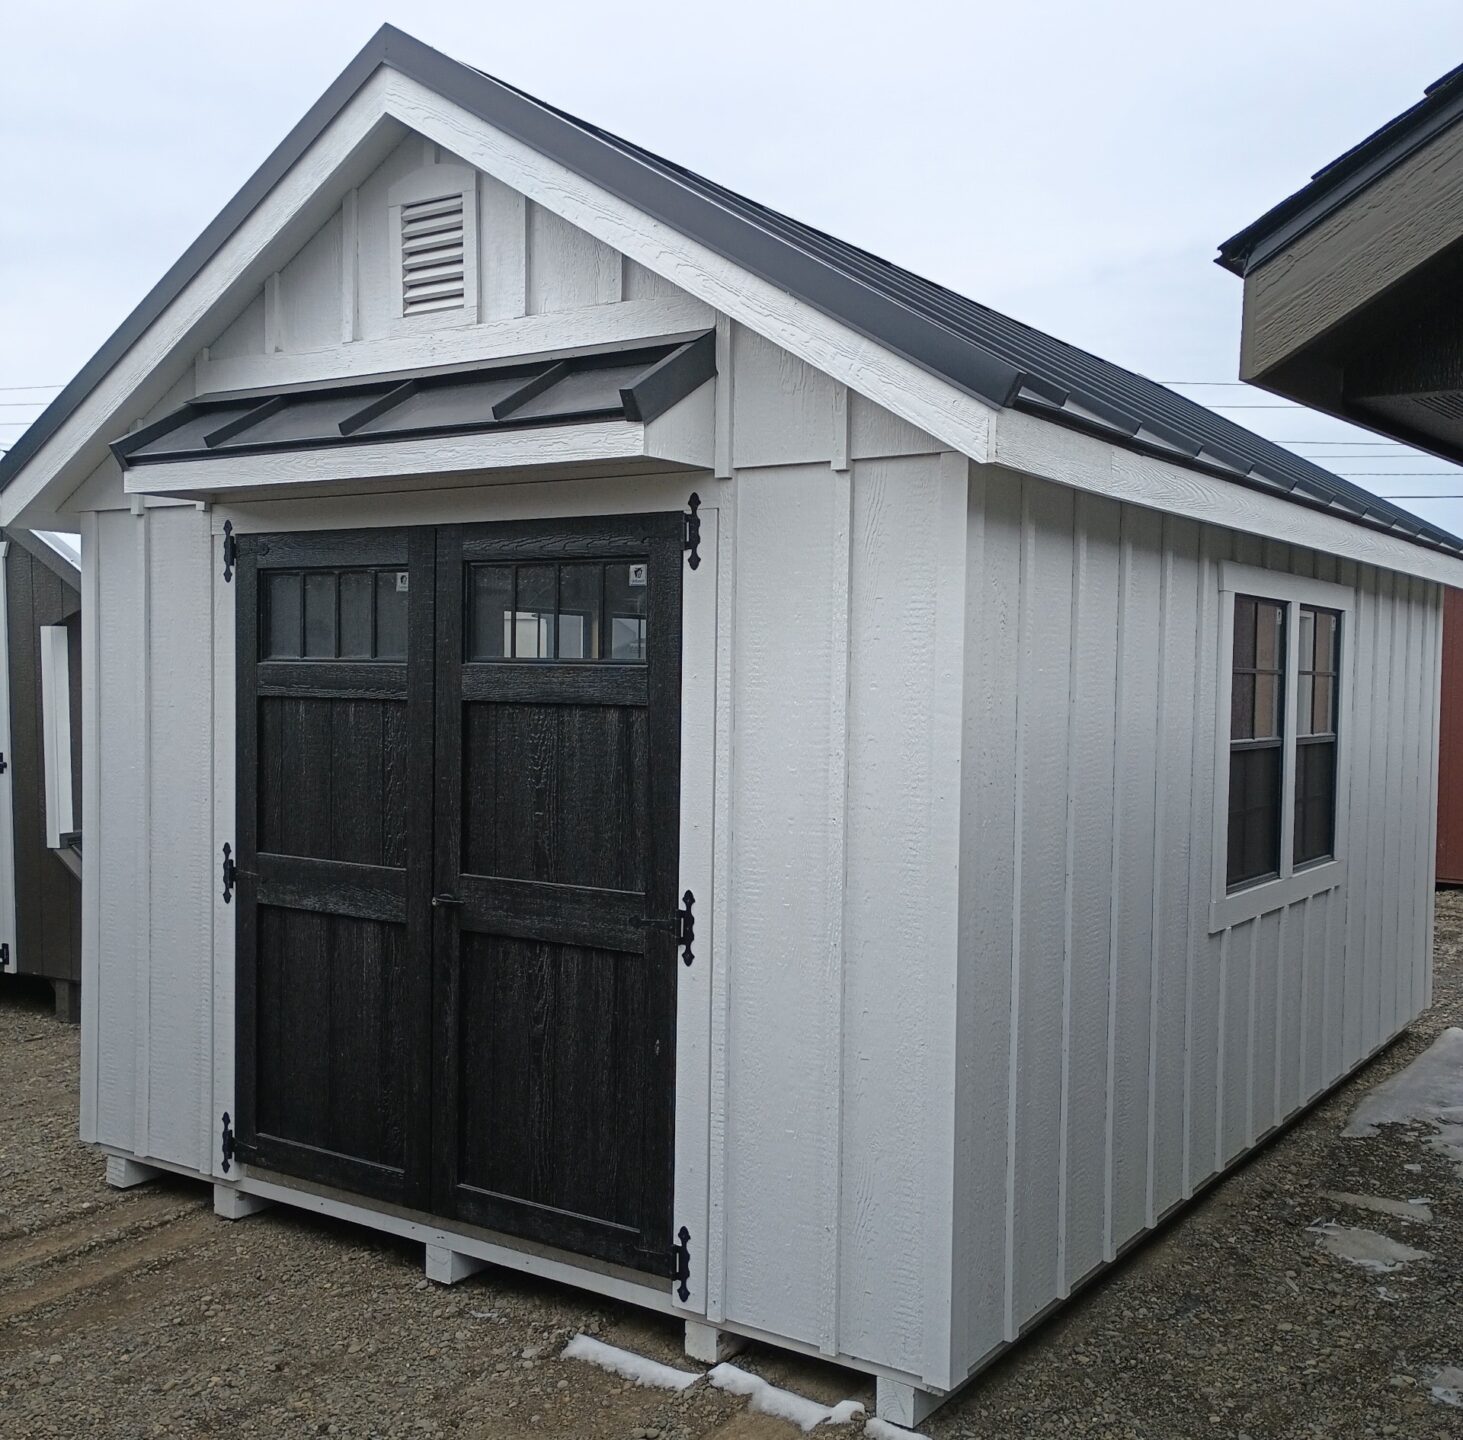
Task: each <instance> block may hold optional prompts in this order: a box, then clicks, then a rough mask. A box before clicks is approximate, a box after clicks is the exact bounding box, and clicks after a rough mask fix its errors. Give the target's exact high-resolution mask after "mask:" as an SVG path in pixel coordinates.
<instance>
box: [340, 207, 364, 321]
mask: <svg viewBox="0 0 1463 1440" xmlns="http://www.w3.org/2000/svg"><path fill="white" fill-rule="evenodd" d="M359 272H360V194H359V192H358V191H357V190H356V189H355V187H354V186H352V187H351V188H350V189H349V190H347V191H346V192H345V199H344V200H342V201H341V205H340V341H341V344H342V345H348V344H350V343H351V341H353V340H354V339H355V338H356V337H357V336H358V335H359V334H360V315H359V310H358V306H359V298H358V296H359V285H360V281H359Z"/></svg>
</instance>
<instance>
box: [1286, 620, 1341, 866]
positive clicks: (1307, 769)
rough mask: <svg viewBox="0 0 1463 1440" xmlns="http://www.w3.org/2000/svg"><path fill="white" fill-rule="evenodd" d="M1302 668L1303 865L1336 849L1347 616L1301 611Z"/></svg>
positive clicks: (1299, 854) (1298, 797)
mask: <svg viewBox="0 0 1463 1440" xmlns="http://www.w3.org/2000/svg"><path fill="white" fill-rule="evenodd" d="M1297 638H1298V641H1299V648H1300V653H1299V655H1298V656H1297V670H1296V737H1295V745H1296V749H1295V842H1294V854H1295V863H1296V864H1297V865H1308V864H1310V863H1312V862H1313V861H1316V860H1325V859H1328V858H1329V857H1330V856H1331V855H1332V854H1334V853H1335V848H1336V690H1337V673H1338V662H1339V660H1340V648H1341V646H1340V640H1341V616H1340V615H1339V614H1338V613H1337V612H1336V611H1334V610H1322V609H1320V608H1318V607H1317V606H1314V605H1302V606H1301V607H1300V623H1299V635H1298V637H1297Z"/></svg>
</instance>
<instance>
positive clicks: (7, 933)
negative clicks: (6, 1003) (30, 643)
mask: <svg viewBox="0 0 1463 1440" xmlns="http://www.w3.org/2000/svg"><path fill="white" fill-rule="evenodd" d="M9 554H10V541H8V540H0V755H6V756H9V755H10V753H11V751H10V618H9V606H8V601H7V598H6V595H7V588H6V570H7V567H8V565H9V563H10V562H9V558H8V557H9ZM14 784H15V766H14V765H13V764H9V765H7V766H6V767H5V769H4V770H3V771H0V942H3V943H4V944H6V945H8V946H9V947H10V961H9V964H8V965H6V966H0V969H8V970H9V971H10V972H11V973H12V974H13V973H14V972H15V971H16V970H17V969H19V968H20V945H19V937H18V936H17V935H16V933H15V909H16V905H15V791H14Z"/></svg>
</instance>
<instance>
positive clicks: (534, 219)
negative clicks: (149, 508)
mask: <svg viewBox="0 0 1463 1440" xmlns="http://www.w3.org/2000/svg"><path fill="white" fill-rule="evenodd" d="M429 150H430V151H431V152H432V155H431V156H430V157H429V155H428V151H429ZM460 164H461V162H460V161H457V160H456V159H455V157H453V156H451V155H449V154H447V153H446V152H445V151H441V150H439V149H437V148H436V147H432V146H430V145H428V144H427V143H426V142H424V141H423V139H422V137H421V136H420V135H408V136H407V137H406V138H405V139H404V140H402V141H401V143H400V144H399V145H398V146H397V147H396V148H395V149H394V150H392V151H391V153H390V154H389V155H388V156H387V157H386V159H385V160H384V161H382V163H381V164H380V165H379V166H378V167H377V168H376V169H375V170H374V171H373V172H372V173H371V174H370V175H369V176H367V177H366V178H365V180H363V181H362V183H361V184H360V185H359V186H356V187H354V188H353V189H352V190H351V191H350V192H349V194H348V196H347V198H346V201H345V203H344V204H343V205H342V207H341V208H340V210H338V211H337V212H336V213H335V214H334V215H332V216H331V217H330V218H329V219H328V220H327V221H326V222H325V224H324V225H322V226H321V227H320V229H319V230H318V231H316V233H315V234H314V235H313V236H312V237H311V238H310V239H309V240H308V241H307V242H306V243H305V244H304V245H303V246H302V247H301V248H300V249H299V251H298V252H297V253H296V254H295V255H294V257H293V258H292V259H291V260H290V261H289V262H288V263H287V264H286V265H284V266H283V267H282V268H281V269H280V270H279V271H278V272H277V273H276V274H275V275H274V276H273V277H271V279H270V280H269V281H267V282H266V283H265V286H264V288H263V290H262V292H261V293H260V294H259V295H257V296H256V297H255V298H254V299H253V300H252V301H250V303H249V304H248V305H247V306H246V307H245V308H244V309H243V311H242V312H241V313H240V314H239V315H238V318H237V319H235V320H234V321H233V322H232V323H231V324H230V325H228V327H227V328H226V329H224V330H223V331H222V332H221V333H220V334H219V335H218V337H217V338H216V339H215V340H214V341H213V343H212V344H211V345H209V347H208V349H207V353H206V358H205V359H204V361H203V362H202V363H201V364H200V366H199V372H200V377H201V379H202V383H203V386H204V388H220V387H222V388H232V386H234V385H236V384H238V383H240V382H242V383H245V384H256V385H258V384H266V383H268V374H267V371H260V370H259V368H258V367H257V365H256V366H254V367H252V368H250V367H249V362H250V361H251V360H253V361H257V360H259V359H262V358H266V357H269V356H275V355H277V356H280V357H287V356H288V357H294V356H299V355H302V354H320V355H322V356H323V355H324V354H325V353H327V352H332V351H333V352H336V353H337V354H344V353H346V352H349V351H351V350H352V349H356V350H361V349H364V350H368V351H369V350H372V349H375V348H377V347H379V345H380V343H381V342H382V341H387V340H390V339H391V338H392V337H393V336H397V335H399V334H400V332H401V330H402V328H403V327H402V323H401V290H400V274H399V266H397V265H394V264H393V263H392V256H393V249H392V235H391V228H390V211H391V206H390V197H391V194H392V191H393V189H394V188H398V187H400V186H401V185H402V184H404V183H405V184H411V183H413V182H414V181H417V182H425V181H426V177H429V176H430V175H431V173H432V172H433V171H435V170H437V169H439V168H440V167H442V166H459V165H460ZM443 173H444V174H445V173H448V172H447V171H444V172H443ZM428 188H430V185H429V184H428ZM477 192H478V193H477V197H476V206H475V212H476V213H475V216H474V220H475V225H474V226H469V238H470V240H471V238H472V235H473V231H474V230H475V234H476V240H475V244H474V245H472V246H471V247H470V248H474V249H475V250H476V256H475V257H474V263H475V266H476V269H475V271H474V273H473V277H472V279H473V283H474V285H475V286H476V288H477V294H478V295H479V296H480V297H481V302H480V303H479V304H476V305H471V306H468V307H467V308H465V309H464V310H461V311H452V310H444V311H439V312H437V313H436V314H435V315H434V317H433V321H432V323H431V325H430V326H428V327H426V328H427V329H428V330H430V331H432V332H433V333H434V335H435V336H436V337H437V339H436V342H435V344H436V345H438V346H440V344H441V341H442V337H445V336H447V335H451V334H452V333H453V332H454V331H461V330H464V329H470V330H481V329H483V328H485V327H486V328H489V329H490V328H491V327H493V326H494V325H498V324H501V323H502V322H504V321H511V320H516V319H521V318H522V317H525V316H541V315H543V316H547V315H561V314H565V313H572V312H578V311H581V310H586V309H595V308H599V307H603V306H607V305H617V304H618V303H619V302H621V301H627V300H628V301H635V302H639V303H640V305H641V307H642V308H644V307H647V306H650V307H653V306H654V305H657V304H658V305H660V306H662V307H664V306H667V305H671V306H674V305H676V304H677V303H680V304H682V305H683V306H684V305H685V304H686V303H687V302H688V297H687V296H686V294H685V292H684V291H682V290H680V289H678V288H677V287H676V286H675V285H673V284H671V283H670V282H669V281H667V280H665V279H663V278H662V277H660V276H658V275H656V274H655V273H654V272H652V271H650V270H647V269H646V268H645V267H644V266H641V265H638V264H636V263H635V262H634V261H632V260H629V259H628V258H627V257H625V256H623V255H621V254H620V253H619V251H617V250H614V249H612V248H611V247H610V246H608V245H606V244H604V243H603V242H602V241H600V240H596V239H595V238H594V237H593V236H591V235H590V234H588V233H587V232H586V231H584V230H581V229H579V228H578V227H577V226H575V225H572V224H570V223H569V221H567V220H564V219H562V218H561V217H560V216H558V215H557V214H555V213H554V212H553V211H552V210H548V209H545V208H544V207H543V206H540V205H535V204H533V203H532V202H531V201H528V200H526V199H525V198H524V196H523V195H522V194H520V193H519V192H518V191H516V190H513V189H511V188H510V187H508V186H507V185H504V184H502V183H501V182H500V181H498V180H496V179H494V178H493V177H492V176H489V175H485V174H482V173H481V172H477ZM479 322H480V323H479ZM706 323H708V324H709V323H710V319H709V316H708V318H707V321H706ZM425 339H426V345H425V348H426V349H427V350H428V351H430V350H431V349H432V348H433V341H432V340H431V337H425ZM362 341H364V342H368V343H367V344H366V345H364V346H362V345H361V344H359V343H358V342H362ZM369 342H374V343H369ZM561 343H562V344H564V345H572V344H573V342H572V341H564V342H561ZM518 348H519V349H520V350H524V349H525V347H524V346H522V345H520V346H519V347H518ZM417 349H418V350H419V351H420V350H422V349H423V346H422V345H420V344H419V345H418V346H417ZM383 353H384V352H383ZM505 353H511V351H508V352H505ZM440 358H441V360H442V362H443V363H447V362H450V361H451V360H452V359H454V358H471V357H470V356H468V355H464V356H461V357H456V356H454V355H453V354H449V353H445V352H444V353H443V354H442V356H441V357H440ZM229 361H233V362H239V363H236V364H234V365H232V366H230V365H227V364H225V363H224V362H229ZM398 363H399V362H398ZM407 363H431V362H430V360H418V361H415V362H407ZM276 368H278V369H279V370H280V372H281V375H283V374H284V373H285V371H286V368H287V367H286V365H285V364H280V365H278V366H277V367H276ZM326 368H327V369H328V368H329V367H328V365H327V367H326ZM369 368H370V367H367V371H368V370H369ZM376 368H377V369H382V368H391V367H390V366H389V365H378V366H377V367H376ZM288 373H289V377H290V378H295V373H294V370H293V369H289V371H288ZM362 373H367V372H362Z"/></svg>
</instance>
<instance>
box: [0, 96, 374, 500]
mask: <svg viewBox="0 0 1463 1440" xmlns="http://www.w3.org/2000/svg"><path fill="white" fill-rule="evenodd" d="M386 79H387V76H386V73H385V72H384V71H382V70H378V71H376V73H375V74H374V75H372V76H371V78H370V79H369V80H367V81H366V83H365V84H364V85H362V86H361V88H360V89H359V90H358V91H357V92H356V94H355V95H354V96H352V97H351V100H350V101H349V103H348V104H346V105H345V106H344V107H342V109H341V110H340V112H339V114H337V115H336V117H335V118H334V119H333V120H332V121H331V122H330V124H329V125H328V126H326V128H325V129H324V130H323V131H322V132H321V134H320V136H319V137H318V138H317V139H316V140H315V142H314V143H313V144H312V145H311V146H310V148H309V149H308V150H307V151H306V152H305V154H304V155H303V156H302V157H301V158H300V160H299V161H297V162H296V164H295V165H294V166H292V167H291V169H290V170H289V172H288V173H287V174H286V175H285V176H284V177H283V178H282V179H281V180H280V181H279V183H278V184H277V185H275V186H274V188H273V189H272V190H270V192H269V194H268V196H267V197H266V198H265V200H264V201H263V202H262V203H261V204H260V205H259V206H258V207H257V208H256V209H255V210H254V211H253V212H252V213H251V214H250V215H249V217H248V219H246V220H245V221H244V222H243V223H242V224H241V225H240V226H239V227H238V228H237V229H236V230H235V231H234V232H233V234H232V235H231V236H230V237H229V238H228V239H227V240H226V241H225V242H224V243H223V245H221V246H220V247H219V249H218V252H217V253H216V254H215V255H214V256H213V258H212V259H210V260H209V261H208V263H207V264H206V265H204V266H203V268H202V269H201V270H199V272H198V273H197V275H195V276H194V277H193V279H192V280H191V281H189V283H188V284H187V285H186V286H184V288H183V290H182V291H181V292H180V293H179V295H178V296H177V298H176V299H174V300H173V301H172V303H171V304H170V305H168V307H167V308H166V309H165V310H164V311H163V313H162V314H161V315H160V316H159V317H158V318H157V319H156V320H155V321H154V322H153V323H152V324H151V325H150V326H149V327H148V328H147V330H146V331H145V332H144V333H143V335H142V336H141V338H140V339H139V340H138V341H137V342H136V343H135V344H134V345H133V346H132V347H131V348H130V349H129V350H128V351H127V353H126V354H125V355H124V356H123V357H122V359H121V360H119V361H118V363H117V364H116V365H115V366H113V368H112V369H111V370H110V371H109V372H108V373H107V375H106V376H105V378H104V379H102V380H101V381H100V382H98V384H97V385H96V386H95V387H94V388H93V389H92V391H91V392H90V393H89V394H88V395H87V396H86V398H85V399H84V400H82V402H81V403H80V404H79V405H78V406H77V407H76V409H75V410H74V411H72V413H71V414H70V415H69V416H67V418H66V419H65V421H63V422H62V424H61V426H60V427H59V428H58V429H57V430H56V432H55V434H53V435H52V436H50V437H49V439H47V440H46V442H45V444H44V445H42V446H41V448H40V449H39V450H38V451H37V452H36V454H35V455H33V456H32V457H31V459H30V461H29V462H28V463H27V464H26V465H25V467H24V468H23V469H22V470H21V471H20V472H19V473H18V474H17V475H16V476H15V477H14V479H12V480H11V482H10V484H9V485H7V486H6V487H5V489H4V491H3V492H0V525H13V524H15V523H16V519H17V517H18V516H19V515H21V514H22V513H23V512H24V511H26V510H27V509H28V508H29V507H31V506H33V505H36V504H37V502H42V503H44V504H47V505H49V506H50V507H51V510H52V511H54V509H55V507H57V506H59V505H60V504H61V503H62V502H63V501H64V497H65V495H66V494H69V493H70V492H71V491H72V490H74V489H75V488H76V486H77V485H78V484H80V482H81V481H82V480H83V479H84V478H85V475H86V473H87V472H89V471H91V470H92V469H94V468H95V467H96V465H97V464H98V463H99V462H100V461H101V460H102V459H103V458H104V456H105V453H106V450H105V447H106V443H107V441H109V440H112V439H115V438H116V435H117V433H120V432H122V431H124V430H125V429H126V427H127V426H128V425H130V424H131V423H132V421H133V420H134V419H135V418H136V417H137V415H138V414H139V412H145V411H146V410H147V409H148V408H150V407H151V406H152V405H155V404H157V403H158V402H159V401H160V400H161V399H162V398H163V395H164V394H165V393H166V391H167V389H168V388H169V387H170V386H171V385H173V384H176V383H177V381H178V379H179V378H180V377H181V376H182V375H183V374H185V373H186V372H187V370H188V367H189V365H190V364H191V363H192V360H193V357H194V355H195V353H196V351H197V350H198V348H199V347H200V346H201V345H202V344H203V343H205V341H206V340H207V339H208V338H209V333H210V331H209V327H211V326H215V325H217V323H218V319H217V316H218V310H219V308H220V306H222V305H224V304H225V303H226V302H227V301H228V300H230V299H231V298H232V299H237V298H239V296H240V293H241V292H247V293H250V294H252V292H253V291H254V290H256V289H258V288H259V287H260V286H261V285H263V283H264V281H265V278H266V277H267V275H268V274H269V273H270V272H271V271H272V270H274V269H275V268H277V264H278V262H279V261H280V260H283V259H287V258H288V256H287V255H284V254H281V253H280V252H281V251H283V250H284V249H285V248H286V246H287V244H288V243H289V239H288V237H295V238H297V239H298V240H299V241H300V242H303V241H304V240H305V239H307V238H308V235H309V233H310V232H312V231H313V230H314V229H315V228H318V225H320V224H323V223H324V221H325V219H326V218H327V217H328V215H329V214H330V212H331V211H333V210H334V209H335V208H336V207H337V206H338V204H339V203H340V199H341V196H342V195H343V194H344V193H345V191H346V190H348V189H349V188H350V187H351V185H352V184H354V183H355V181H356V180H358V179H362V178H364V175H365V174H367V173H369V172H370V171H371V170H372V169H374V168H375V166H376V164H378V163H379V161H380V160H381V159H383V158H384V157H385V154H386V153H387V151H388V150H389V149H390V148H391V146H392V145H394V144H395V143H398V142H399V141H400V139H401V135H402V133H403V132H402V131H401V130H400V128H399V127H396V126H394V125H393V126H392V127H391V129H390V130H381V129H380V128H379V127H382V126H383V123H386V122H390V120H391V117H390V115H389V112H388V109H387V105H386ZM373 140H374V141H375V143H370V142H372V141H373ZM170 361H171V362H172V363H171V364H169V362H170ZM77 461H80V462H81V463H82V465H83V466H84V470H82V471H81V472H80V473H75V474H70V475H68V471H69V470H70V468H71V467H72V466H73V465H74V464H75V463H76V462H77ZM57 482H60V488H61V491H62V493H59V494H49V493H48V491H49V490H50V489H51V487H52V486H53V485H56V484H57Z"/></svg>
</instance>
